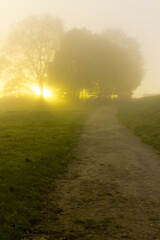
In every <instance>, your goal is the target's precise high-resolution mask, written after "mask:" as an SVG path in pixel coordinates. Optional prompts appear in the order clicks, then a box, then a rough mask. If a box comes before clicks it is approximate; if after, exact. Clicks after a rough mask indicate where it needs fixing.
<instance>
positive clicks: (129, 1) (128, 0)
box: [0, 0, 160, 96]
mask: <svg viewBox="0 0 160 240" xmlns="http://www.w3.org/2000/svg"><path fill="white" fill-rule="evenodd" d="M41 13H50V14H52V15H53V16H59V17H60V18H62V19H63V20H64V23H65V28H66V29H70V28H73V27H86V28H88V29H90V30H92V31H94V32H101V31H103V30H105V29H107V28H120V29H122V30H123V31H124V32H125V33H126V34H127V35H129V36H133V37H135V38H136V39H137V40H138V42H139V43H140V44H141V49H142V53H143V56H144V59H145V68H146V70H147V71H146V76H145V78H144V80H143V83H142V84H141V86H140V87H139V88H138V89H137V90H136V93H135V95H136V96H141V95H143V93H160V47H159V45H160V26H159V24H160V0H0V32H2V31H5V30H6V29H7V28H8V26H9V25H10V24H12V23H14V22H15V21H18V20H22V19H24V18H25V17H26V16H28V15H33V14H41Z"/></svg>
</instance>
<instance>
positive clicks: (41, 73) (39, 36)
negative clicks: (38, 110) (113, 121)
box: [0, 15, 144, 99]
mask: <svg viewBox="0 0 160 240" xmlns="http://www.w3.org/2000/svg"><path fill="white" fill-rule="evenodd" d="M1 52H2V54H1V61H0V62H2V64H1V72H3V74H1V81H5V82H6V84H5V85H4V89H3V91H4V93H5V92H6V93H9V94H12V93H17V94H18V93H19V92H21V93H23V94H24V93H25V92H26V93H28V92H29V86H30V84H32V83H36V84H38V86H39V88H40V89H41V97H42V98H43V89H44V86H45V85H46V84H48V85H49V86H50V87H54V88H58V89H60V91H61V93H62V94H63V95H64V94H65V95H66V96H70V97H74V98H75V97H79V96H80V92H81V91H83V90H85V93H86V95H88V96H90V97H93V98H98V99H107V98H112V97H113V96H116V97H119V98H126V97H127V98H128V97H131V95H132V93H133V91H134V90H135V89H136V88H137V87H138V86H139V85H140V83H141V81H142V79H143V75H144V68H143V59H142V54H141V51H140V46H139V44H138V43H137V41H136V39H134V38H130V37H128V36H126V35H125V34H124V33H123V32H122V31H120V30H113V29H108V30H106V31H104V32H103V33H101V34H95V33H92V32H91V31H90V30H87V29H85V28H83V29H76V28H75V29H72V30H70V31H64V27H63V21H62V20H61V19H59V18H55V17H52V16H50V15H38V16H31V17H28V18H26V19H24V20H23V21H20V22H17V23H16V24H14V25H13V26H12V27H11V29H10V32H9V34H8V37H7V40H6V43H5V45H4V46H3V47H2V50H1Z"/></svg>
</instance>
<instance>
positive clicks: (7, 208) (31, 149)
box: [0, 104, 88, 240]
mask: <svg viewBox="0 0 160 240" xmlns="http://www.w3.org/2000/svg"><path fill="white" fill-rule="evenodd" d="M2 105H3V104H2ZM2 105H1V106H2ZM22 105H23V104H22ZM2 109H3V111H2V112H0V240H18V239H21V238H22V237H23V234H24V233H25V232H26V231H28V230H30V228H31V226H32V225H33V224H35V223H38V221H39V220H40V219H41V215H40V210H41V207H42V203H43V202H44V196H45V194H46V193H47V192H49V191H50V184H51V183H52V182H53V179H54V178H55V176H56V175H57V174H59V173H60V172H62V171H63V169H64V166H65V164H66V163H67V162H68V161H69V160H72V159H73V158H74V156H73V154H72V150H73V148H74V147H75V146H76V144H77V142H78V138H79V135H80V133H81V129H82V126H83V122H84V119H85V117H86V116H87V113H88V110H85V108H84V107H77V106H76V107H75V106H72V107H69V106H68V107H67V106H57V107H56V106H52V107H50V108H47V107H45V108H43V109H39V108H37V109H36V108H35V106H34V108H33V109H32V110H31V109H30V110H29V109H28V108H27V110H25V111H22V110H21V111H19V110H18V111H15V109H14V108H12V110H10V111H9V110H8V111H4V109H5V108H4V106H2ZM13 109H14V110H13Z"/></svg>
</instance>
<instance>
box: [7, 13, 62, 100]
mask: <svg viewBox="0 0 160 240" xmlns="http://www.w3.org/2000/svg"><path fill="white" fill-rule="evenodd" d="M62 34H63V22H62V21H61V20H60V19H59V18H54V17H52V16H50V15H37V16H31V17H28V18H26V19H24V20H23V21H20V22H18V23H16V24H15V25H13V26H12V28H11V31H10V33H9V37H8V43H7V46H6V49H7V50H6V52H7V53H8V54H6V56H7V57H8V61H9V63H10V64H9V65H10V67H11V74H12V78H13V79H15V78H21V81H23V80H24V81H26V80H25V79H30V80H31V81H33V82H35V83H38V85H39V87H40V89H41V94H42V96H43V88H44V84H45V79H46V78H47V72H48V65H49V63H50V62H51V61H53V58H54V55H55V52H56V51H57V50H58V49H59V47H60V39H61V36H62Z"/></svg>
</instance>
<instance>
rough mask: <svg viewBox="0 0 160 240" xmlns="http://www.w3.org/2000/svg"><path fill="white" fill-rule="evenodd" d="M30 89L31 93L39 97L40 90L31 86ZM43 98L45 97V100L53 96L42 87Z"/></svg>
mask: <svg viewBox="0 0 160 240" xmlns="http://www.w3.org/2000/svg"><path fill="white" fill-rule="evenodd" d="M32 89H33V92H35V93H36V94H37V95H38V96H40V95H41V89H40V88H39V87H38V86H33V88H32ZM43 97H45V98H49V97H53V94H52V92H51V91H50V90H49V89H46V88H45V87H44V89H43Z"/></svg>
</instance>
